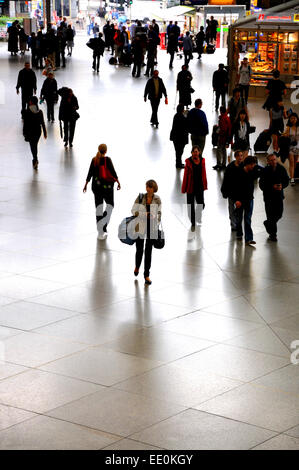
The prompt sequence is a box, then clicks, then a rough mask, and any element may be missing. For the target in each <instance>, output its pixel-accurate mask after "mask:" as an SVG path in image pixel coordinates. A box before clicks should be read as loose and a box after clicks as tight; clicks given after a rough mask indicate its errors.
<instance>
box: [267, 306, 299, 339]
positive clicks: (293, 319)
mask: <svg viewBox="0 0 299 470" xmlns="http://www.w3.org/2000/svg"><path fill="white" fill-rule="evenodd" d="M298 310H299V306H298ZM271 326H272V327H273V328H284V329H285V330H291V331H294V332H295V331H296V332H299V312H298V313H297V314H296V315H291V316H288V317H287V318H284V319H281V320H278V321H276V322H274V323H272V324H271ZM298 339H299V337H298Z"/></svg>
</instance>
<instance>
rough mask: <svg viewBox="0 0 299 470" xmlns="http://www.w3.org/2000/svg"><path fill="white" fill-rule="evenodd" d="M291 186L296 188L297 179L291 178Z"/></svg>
mask: <svg viewBox="0 0 299 470" xmlns="http://www.w3.org/2000/svg"><path fill="white" fill-rule="evenodd" d="M291 186H295V179H294V178H291Z"/></svg>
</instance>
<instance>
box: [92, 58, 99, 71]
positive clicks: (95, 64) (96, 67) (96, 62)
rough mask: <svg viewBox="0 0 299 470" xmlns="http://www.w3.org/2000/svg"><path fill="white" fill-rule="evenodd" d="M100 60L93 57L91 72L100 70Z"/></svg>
mask: <svg viewBox="0 0 299 470" xmlns="http://www.w3.org/2000/svg"><path fill="white" fill-rule="evenodd" d="M100 59H101V56H100V55H94V56H93V62H92V68H93V70H97V72H98V71H99V68H100Z"/></svg>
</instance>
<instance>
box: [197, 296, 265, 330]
mask: <svg viewBox="0 0 299 470" xmlns="http://www.w3.org/2000/svg"><path fill="white" fill-rule="evenodd" d="M202 310H203V311H205V312H209V313H216V314H217V315H224V316H226V317H232V318H240V319H241V320H247V321H254V322H257V323H263V324H265V321H264V319H263V318H262V317H261V316H260V315H259V314H258V312H257V311H256V310H255V309H254V308H253V307H252V306H251V305H250V303H249V302H248V300H247V299H246V298H245V297H244V296H241V297H236V298H233V299H228V300H225V301H224V302H220V303H216V304H214V305H211V306H210V307H205V308H203V309H202Z"/></svg>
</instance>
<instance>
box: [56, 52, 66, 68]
mask: <svg viewBox="0 0 299 470" xmlns="http://www.w3.org/2000/svg"><path fill="white" fill-rule="evenodd" d="M60 58H61V62H62V67H65V51H64V50H63V51H60V52H57V53H56V67H60Z"/></svg>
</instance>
